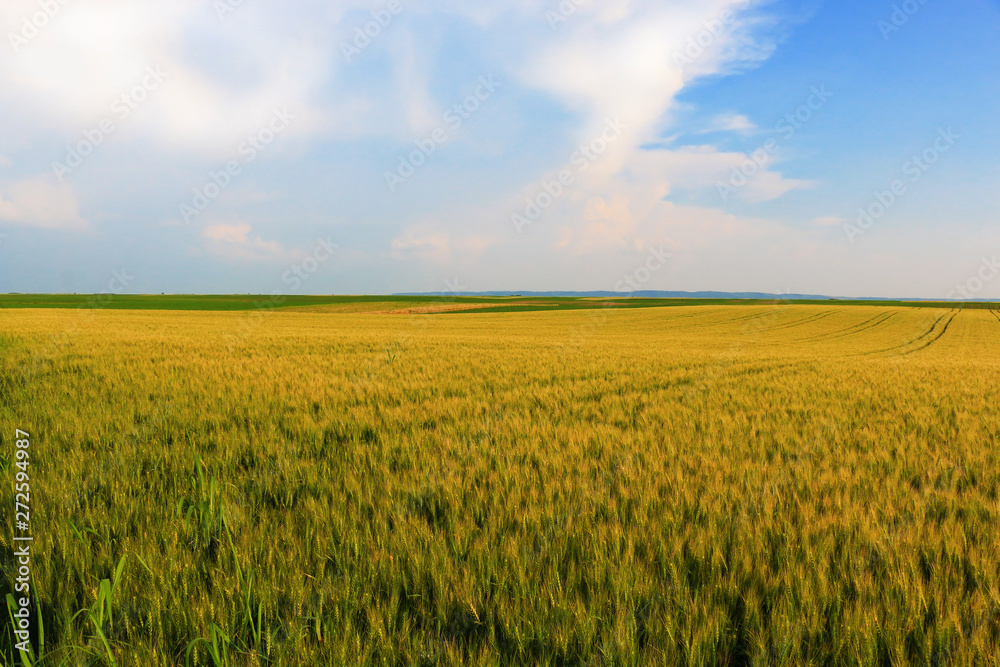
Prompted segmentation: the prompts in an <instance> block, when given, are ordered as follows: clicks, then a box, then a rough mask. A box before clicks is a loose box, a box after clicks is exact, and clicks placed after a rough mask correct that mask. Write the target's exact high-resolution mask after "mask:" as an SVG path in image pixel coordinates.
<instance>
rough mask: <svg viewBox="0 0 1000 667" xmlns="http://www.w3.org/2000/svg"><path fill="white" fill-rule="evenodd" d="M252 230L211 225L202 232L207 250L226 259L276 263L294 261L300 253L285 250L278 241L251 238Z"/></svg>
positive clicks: (234, 226)
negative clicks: (278, 261) (287, 260)
mask: <svg viewBox="0 0 1000 667" xmlns="http://www.w3.org/2000/svg"><path fill="white" fill-rule="evenodd" d="M251 231H252V228H251V227H250V225H248V224H245V223H236V224H217V225H210V226H208V227H206V228H205V229H203V230H202V233H201V235H202V238H203V239H204V240H205V248H206V249H207V250H208V251H209V252H210V253H211V254H213V255H216V256H218V257H223V258H225V259H237V260H244V261H253V262H260V261H274V260H281V259H289V260H291V259H294V258H296V257H298V255H299V253H296V252H294V251H289V250H287V249H285V248H284V247H283V246H282V245H281V244H280V243H278V242H276V241H265V240H264V239H262V238H261V237H260V236H251V235H250V233H251Z"/></svg>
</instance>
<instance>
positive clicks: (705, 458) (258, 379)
mask: <svg viewBox="0 0 1000 667" xmlns="http://www.w3.org/2000/svg"><path fill="white" fill-rule="evenodd" d="M73 317H74V314H73V313H72V312H65V311H64V312H56V311H30V312H28V311H4V312H0V332H2V334H0V335H2V344H0V420H2V431H0V468H5V467H9V465H10V458H11V457H12V455H13V454H12V452H13V443H12V442H11V438H12V435H13V432H14V428H23V429H26V430H29V431H31V433H32V436H33V439H32V452H33V453H32V457H33V458H32V492H33V493H32V511H33V516H32V521H33V527H34V533H35V535H36V542H35V544H34V547H33V549H34V551H35V552H36V558H35V560H34V561H33V563H32V568H33V577H34V589H33V590H34V593H35V595H36V598H35V599H36V601H37V603H38V604H37V609H36V610H35V612H36V613H35V615H34V618H35V619H36V621H37V622H34V623H33V624H34V626H35V628H36V629H41V628H44V648H42V646H41V644H40V643H39V642H37V641H36V652H37V653H36V656H35V658H36V660H35V663H34V664H37V665H64V664H65V665H121V666H125V665H185V664H186V665H327V664H331V665H341V664H342V665H484V666H485V665H567V666H568V665H573V666H576V665H588V666H589V665H594V666H597V665H656V664H669V665H672V664H680V665H804V664H815V665H956V666H957V665H990V664H997V663H998V660H997V655H998V653H1000V585H998V584H1000V557H998V547H1000V530H998V528H1000V526H998V522H997V518H998V501H997V492H998V488H1000V465H998V463H1000V462H998V454H997V440H998V436H1000V414H998V411H997V410H996V406H997V399H998V398H1000V385H998V383H997V381H996V379H997V375H998V371H1000V346H998V342H1000V320H998V318H997V317H996V316H995V315H994V314H992V313H990V312H988V311H976V312H972V311H966V312H960V313H955V312H951V313H949V312H948V311H935V310H912V309H902V308H892V309H882V308H876V307H871V308H868V307H852V308H843V307H835V306H822V307H820V306H815V307H813V306H809V307H806V306H800V307H792V306H782V307H766V306H753V307H710V308H674V309H663V310H644V311H629V312H621V311H607V312H606V313H603V314H602V317H601V318H600V319H599V320H595V319H594V315H593V313H587V312H578V313H539V314H509V315H484V314H473V315H448V316H420V317H405V316H402V317H401V316H382V315H332V314H327V315H324V314H281V313H272V314H269V315H268V316H267V317H266V318H265V319H264V320H262V321H260V322H259V323H255V324H253V326H247V320H246V316H245V315H242V314H218V313H215V314H211V313H152V312H138V313H136V312H131V313H128V312H114V313H112V312H104V313H97V314H95V317H94V318H93V320H92V321H91V323H90V324H88V326H87V327H85V328H83V329H80V328H72V329H69V330H71V331H72V332H73V333H72V334H71V335H69V336H68V337H60V336H59V332H60V331H63V330H67V328H68V327H69V325H70V324H71V320H72V318H73ZM234 332H240V335H239V336H233V335H232V334H233V333H234ZM53 340H55V341H57V343H53V342H52V341H53ZM5 474H7V475H10V474H11V473H10V472H9V470H8V471H7V472H6V473H5ZM0 489H2V493H0V502H2V503H4V506H6V507H12V506H13V494H12V491H11V485H10V484H3V485H0ZM0 548H2V550H3V553H2V555H3V558H2V563H3V569H2V576H0V599H5V598H6V595H7V594H8V593H10V592H12V581H13V572H14V570H13V568H12V564H11V561H12V558H11V555H12V551H13V546H12V542H11V541H10V530H4V531H0ZM0 653H2V654H3V656H4V658H3V659H4V660H6V662H7V663H8V664H11V663H12V661H13V659H14V656H13V642H12V639H11V633H10V627H9V625H8V624H6V623H5V624H4V626H3V629H0Z"/></svg>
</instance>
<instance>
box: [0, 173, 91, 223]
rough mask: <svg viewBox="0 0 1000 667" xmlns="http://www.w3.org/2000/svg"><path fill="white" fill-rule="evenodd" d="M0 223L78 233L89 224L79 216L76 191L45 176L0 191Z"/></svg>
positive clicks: (20, 182) (18, 182)
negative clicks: (1, 221)
mask: <svg viewBox="0 0 1000 667" xmlns="http://www.w3.org/2000/svg"><path fill="white" fill-rule="evenodd" d="M0 220H3V221H5V222H10V223H13V224H17V225H23V226H26V227H36V228H39V229H51V230H64V231H73V232H81V231H86V230H87V229H89V227H90V225H89V223H88V222H87V221H86V220H84V219H83V217H82V216H81V215H80V203H79V201H78V200H77V196H76V192H75V191H74V190H73V188H72V186H70V185H69V184H67V183H63V184H58V185H56V184H53V183H51V182H50V180H49V179H48V177H39V178H34V179H27V180H23V181H17V182H16V183H13V184H11V185H10V186H8V187H6V188H0Z"/></svg>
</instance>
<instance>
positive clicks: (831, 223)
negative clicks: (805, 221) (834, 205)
mask: <svg viewBox="0 0 1000 667" xmlns="http://www.w3.org/2000/svg"><path fill="white" fill-rule="evenodd" d="M844 222H846V219H845V218H840V217H837V216H835V215H824V216H821V217H819V218H813V219H812V220H811V221H810V222H809V224H810V225H812V226H813V227H839V226H840V225H842V224H844Z"/></svg>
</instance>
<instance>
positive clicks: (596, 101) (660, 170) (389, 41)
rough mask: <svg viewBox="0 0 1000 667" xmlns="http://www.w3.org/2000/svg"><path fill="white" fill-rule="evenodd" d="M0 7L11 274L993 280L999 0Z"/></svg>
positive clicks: (4, 257)
mask: <svg viewBox="0 0 1000 667" xmlns="http://www.w3.org/2000/svg"><path fill="white" fill-rule="evenodd" d="M231 5H232V6H231ZM45 12H48V14H49V15H46V14H45ZM379 20H381V24H379V23H378V21H379ZM32 22H34V24H36V25H33V24H32ZM366 27H367V29H368V31H369V33H370V36H367V37H359V36H358V35H359V31H360V32H361V33H362V34H363V31H364V30H365V28H366ZM0 35H2V36H3V38H4V39H3V42H2V44H0V128H2V129H0V291H45V292H52V291H56V292H99V291H104V290H108V289H113V290H121V291H126V292H130V293H148V292H200V293H205V292H212V293H219V292H253V293H270V292H275V291H277V292H282V293H300V294H312V293H316V294H325V293H338V294H344V293H387V292H400V291H442V290H448V289H456V288H457V289H461V290H548V289H553V290H611V289H615V286H616V285H620V283H621V280H622V278H623V277H624V276H632V277H633V278H634V280H635V279H641V280H640V283H641V287H642V288H644V289H662V290H690V291H694V290H726V291H767V292H795V293H823V294H830V295H838V296H887V297H932V298H940V297H946V296H952V297H959V296H964V297H975V298H1000V275H998V274H997V270H996V269H994V268H993V267H994V266H995V256H996V254H998V253H1000V227H998V224H997V223H998V219H997V214H998V211H1000V187H998V185H1000V161H998V160H997V155H998V148H1000V130H998V124H997V122H996V109H997V108H1000V69H998V68H997V66H996V63H998V62H1000V3H998V2H997V1H996V0H953V1H951V2H948V3H945V2H943V0H925V1H924V2H920V1H919V0H909V2H906V3H903V2H895V3H894V2H871V1H870V0H869V1H867V2H861V1H860V0H842V1H840V2H836V3H834V2H824V1H821V0H782V1H774V2H756V1H754V0H749V1H748V0H700V1H699V0H679V1H663V0H661V1H660V2H642V1H632V0H604V1H602V2H597V1H596V0H575V1H574V0H567V1H566V2H563V3H561V4H560V2H559V1H558V0H548V1H543V0H506V1H499V0H497V1H493V2H480V3H468V2H459V1H458V0H450V1H449V0H441V1H437V2H423V1H418V0H413V1H410V2H406V1H404V0H399V1H398V2H395V1H394V2H389V1H374V2H351V1H347V0H345V1H343V2H338V3H336V4H335V5H334V6H331V5H329V3H324V2H318V1H316V2H314V1H301V2H292V3H284V4H281V5H277V4H274V3H260V2H252V1H251V0H245V1H244V2H242V3H239V2H236V1H235V0H219V1H218V2H214V0H213V2H208V1H195V0H177V1H176V2H172V3H169V4H167V3H159V2H152V0H149V1H145V2H135V3H130V5H128V7H127V8H126V9H123V8H122V6H121V3H117V2H112V1H111V0H86V1H85V0H75V1H73V2H67V3H66V4H65V5H61V4H59V3H58V1H57V0H53V2H52V3H45V2H39V1H38V0H25V1H22V0H8V1H6V2H5V3H4V4H3V6H2V7H0ZM107 130H112V131H110V132H107ZM581 148H583V150H581ZM74 153H75V155H74ZM80 153H86V155H80ZM77 155H78V156H79V157H77ZM411 172H412V173H411ZM196 190H197V193H196ZM893 190H895V192H893ZM861 212H866V214H865V215H864V216H860V213H861ZM859 216H860V223H859ZM330 248H332V250H329V249H330ZM667 255H669V258H668V259H666V261H656V262H653V263H652V264H650V263H649V259H650V257H653V256H658V257H665V256H667ZM650 265H653V266H657V267H658V268H657V269H656V270H653V271H648V270H642V269H641V267H644V266H650ZM116 274H117V275H118V276H124V278H125V279H124V280H118V279H116V278H115V276H116ZM634 280H633V282H634ZM123 283H124V284H125V285H124V289H122V284H123ZM109 285H112V287H109Z"/></svg>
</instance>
